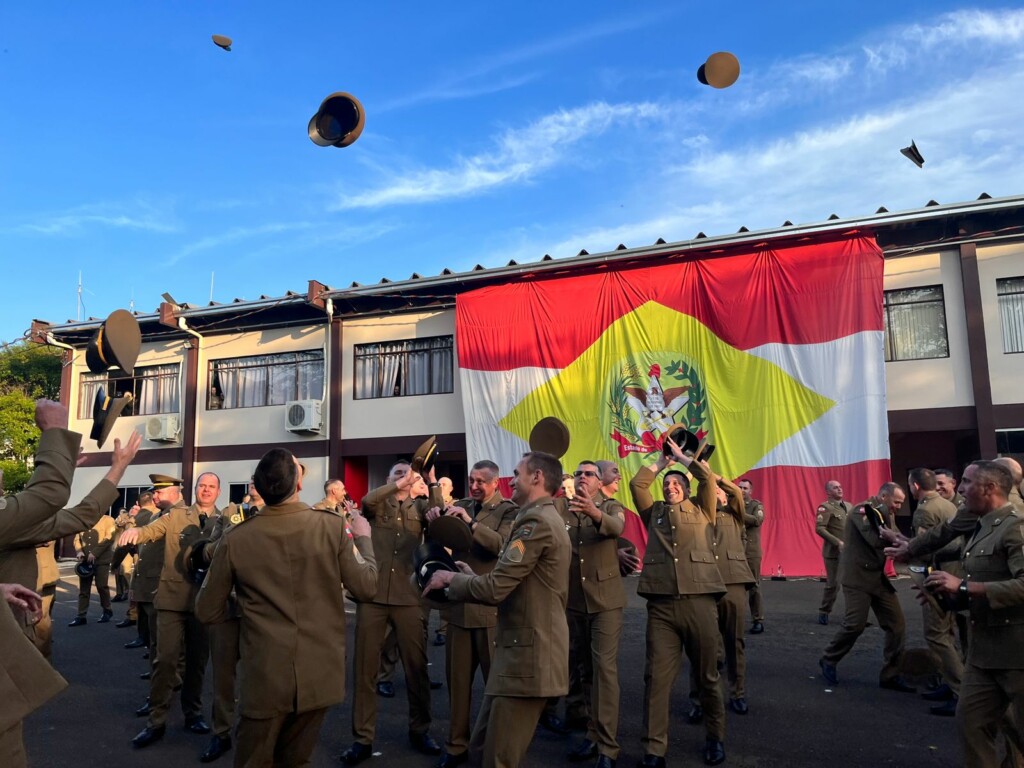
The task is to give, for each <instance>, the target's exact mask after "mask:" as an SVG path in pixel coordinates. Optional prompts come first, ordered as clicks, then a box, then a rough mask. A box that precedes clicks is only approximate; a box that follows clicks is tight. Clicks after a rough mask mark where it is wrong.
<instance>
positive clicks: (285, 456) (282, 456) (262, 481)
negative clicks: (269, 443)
mask: <svg viewBox="0 0 1024 768" xmlns="http://www.w3.org/2000/svg"><path fill="white" fill-rule="evenodd" d="M298 475H299V468H298V467H297V466H295V457H294V456H292V454H291V451H286V450H285V449H284V448H271V449H270V450H269V451H267V452H266V453H265V454H263V458H262V459H260V463H259V464H257V465H256V472H255V473H253V476H252V483H253V485H254V486H256V491H257V492H258V493H259V495H260V496H261V497H262V498H263V501H265V502H266V503H267V504H268V505H270V506H274V505H275V504H280V503H281V502H282V501H284V500H285V499H287V498H289V497H290V496H291V495H292V494H293V493H295V487H296V483H297V482H298V479H299V478H298Z"/></svg>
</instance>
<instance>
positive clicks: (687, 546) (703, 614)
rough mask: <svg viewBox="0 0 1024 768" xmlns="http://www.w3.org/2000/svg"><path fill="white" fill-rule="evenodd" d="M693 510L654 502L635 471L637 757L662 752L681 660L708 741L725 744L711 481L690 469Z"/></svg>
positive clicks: (644, 477) (721, 590)
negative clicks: (640, 668)
mask: <svg viewBox="0 0 1024 768" xmlns="http://www.w3.org/2000/svg"><path fill="white" fill-rule="evenodd" d="M690 470H691V472H692V474H693V476H694V477H695V478H696V479H697V481H698V485H697V496H696V503H694V502H693V501H691V500H689V499H687V500H685V501H683V502H681V503H679V504H667V503H665V502H664V501H655V500H654V497H653V496H651V492H650V486H651V484H652V483H653V482H654V481H655V479H656V478H657V475H656V474H655V472H654V470H653V469H651V468H650V467H643V468H642V469H640V471H638V472H637V473H636V476H635V477H634V478H633V479H632V480H631V481H630V483H629V490H630V492H631V493H632V494H633V503H634V505H635V506H636V509H637V511H638V512H639V513H640V517H641V519H642V520H643V521H644V525H646V526H647V552H646V554H645V555H644V569H643V571H642V572H641V574H640V581H639V583H638V584H637V594H638V595H640V596H641V597H644V598H646V599H647V659H646V663H645V665H644V735H643V737H642V738H641V743H642V744H643V745H644V752H645V753H647V754H651V755H658V756H664V755H665V752H666V751H667V750H668V731H669V698H670V696H671V693H672V685H673V684H674V682H675V679H676V675H677V674H678V673H679V664H680V660H681V656H682V653H683V652H684V651H685V652H686V656H687V658H688V659H689V660H690V664H691V665H692V666H693V667H694V669H696V670H697V684H698V688H697V691H698V697H699V698H700V702H701V706H702V707H703V709H704V718H705V720H704V721H705V726H706V729H707V736H708V738H712V739H715V740H717V741H724V740H725V703H724V701H723V699H722V691H721V689H720V688H719V681H720V679H721V676H720V675H719V673H718V666H717V656H718V644H719V637H720V635H719V631H718V608H717V601H718V599H719V598H720V597H721V596H722V595H724V594H725V593H726V587H725V583H724V582H723V581H722V575H721V573H720V572H719V570H718V566H717V565H716V561H715V553H714V550H713V549H712V546H711V540H712V536H711V533H712V531H711V528H712V527H713V526H714V525H715V518H716V507H717V499H716V494H715V485H714V481H713V480H712V479H711V478H710V477H709V476H708V475H707V472H706V470H705V469H704V468H703V467H702V466H700V465H699V464H697V463H696V462H694V463H693V464H692V465H691V466H690Z"/></svg>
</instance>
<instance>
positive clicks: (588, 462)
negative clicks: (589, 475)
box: [576, 459, 600, 469]
mask: <svg viewBox="0 0 1024 768" xmlns="http://www.w3.org/2000/svg"><path fill="white" fill-rule="evenodd" d="M580 464H589V465H590V466H592V467H597V468H598V469H600V467H599V466H598V464H597V462H596V461H594V460H593V459H584V460H583V461H581V462H580V463H579V464H577V465H576V466H577V467H578V466H580Z"/></svg>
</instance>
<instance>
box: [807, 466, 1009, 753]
mask: <svg viewBox="0 0 1024 768" xmlns="http://www.w3.org/2000/svg"><path fill="white" fill-rule="evenodd" d="M1022 479H1024V475H1022V470H1021V466H1020V464H1019V463H1018V462H1017V461H1015V460H1014V459H1012V458H1009V457H1001V458H997V459H995V460H992V461H976V462H973V463H971V464H970V465H968V466H967V468H966V469H965V470H964V474H963V477H962V478H961V481H960V485H959V488H957V485H956V478H955V476H954V475H953V473H952V472H951V471H950V470H948V469H937V470H931V469H927V468H923V467H919V468H916V469H912V470H911V471H910V472H909V474H908V477H907V490H908V491H909V493H910V495H911V496H912V497H913V498H914V500H915V502H916V507H915V510H914V513H913V517H912V520H911V527H912V531H911V534H912V536H911V537H909V538H908V537H907V536H904V535H903V534H902V533H900V532H899V531H898V530H897V527H896V524H895V516H896V513H897V512H898V511H899V509H900V508H901V507H902V506H903V504H904V502H905V500H906V492H905V491H904V489H903V488H902V487H900V486H899V485H898V484H897V483H893V482H887V483H884V484H883V485H882V486H881V488H879V490H878V493H877V494H876V495H875V496H873V497H872V498H870V499H868V500H867V501H865V502H863V503H861V504H858V505H850V504H848V503H847V502H845V501H844V500H843V489H842V485H841V484H840V483H839V482H838V481H836V480H830V481H829V482H828V483H826V485H825V492H826V494H827V498H826V500H825V501H824V502H823V503H822V504H821V505H819V506H818V508H817V517H816V520H817V532H818V535H819V536H821V538H822V539H823V542H824V543H823V547H822V556H823V558H824V561H825V571H826V574H827V579H826V586H825V590H824V593H823V595H822V602H821V607H820V609H819V613H818V621H819V623H821V624H825V625H827V624H828V623H829V614H830V613H831V611H832V608H833V605H834V603H835V598H836V594H837V592H838V590H839V588H840V587H841V588H842V592H843V597H844V600H845V613H844V618H843V623H842V626H841V628H840V629H839V630H838V631H837V632H836V634H835V636H834V637H833V638H832V640H831V642H830V643H829V645H828V647H827V648H826V649H825V651H824V653H823V655H822V657H821V659H820V660H819V662H818V665H819V668H820V670H821V676H822V677H823V678H824V679H825V681H826V682H827V683H828V684H830V685H837V684H838V683H839V673H838V668H837V665H838V664H839V662H840V661H841V660H842V659H843V658H844V657H845V656H846V654H848V653H849V652H850V650H851V649H852V648H853V646H854V643H856V641H857V639H858V638H859V637H860V635H861V633H863V631H864V629H865V627H866V626H867V622H868V613H869V611H870V612H872V613H874V616H875V619H876V621H877V622H878V626H879V627H880V628H881V629H882V631H883V632H884V634H885V644H884V648H883V665H882V669H881V671H880V673H879V686H880V687H881V688H886V689H889V690H894V691H899V692H903V693H913V692H916V688H915V687H914V686H912V685H910V684H909V683H908V682H907V680H906V679H905V677H904V675H903V674H902V669H903V662H904V651H905V640H906V628H905V622H904V615H903V611H902V609H901V607H900V603H899V600H898V599H897V597H896V590H895V588H894V586H893V584H892V581H891V579H890V574H887V573H886V565H887V558H891V559H892V560H894V561H896V562H904V563H907V564H908V566H909V570H910V575H911V577H912V578H913V579H914V581H915V585H914V587H915V590H916V591H917V599H918V602H919V603H920V604H921V610H922V624H923V628H924V639H925V641H926V644H927V647H928V650H929V651H930V652H931V654H932V658H933V659H934V664H935V668H936V670H937V673H938V679H937V680H936V684H935V685H934V686H932V687H931V688H930V689H929V690H927V691H925V692H924V693H923V694H922V695H923V697H924V698H925V699H927V700H929V701H932V702H936V704H935V705H934V706H932V707H931V708H930V711H931V713H932V714H934V715H938V716H944V717H956V719H957V725H958V731H959V733H960V735H961V741H962V743H963V747H964V754H965V765H966V766H967V768H983V767H985V768H987V767H989V766H996V765H1003V766H1024V757H1022V752H1024V738H1022V737H1024V718H1022V713H1024V709H1022V706H1024V653H1021V648H1022V643H1024V528H1022V523H1024V498H1022V497H1021V483H1022ZM1000 742H1001V744H1000ZM1000 751H1001V752H1002V762H1000Z"/></svg>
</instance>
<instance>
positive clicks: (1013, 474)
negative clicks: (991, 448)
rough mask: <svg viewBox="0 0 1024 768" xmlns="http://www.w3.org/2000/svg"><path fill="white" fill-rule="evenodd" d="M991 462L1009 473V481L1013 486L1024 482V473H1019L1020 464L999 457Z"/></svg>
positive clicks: (1005, 457) (1006, 457)
mask: <svg viewBox="0 0 1024 768" xmlns="http://www.w3.org/2000/svg"><path fill="white" fill-rule="evenodd" d="M993 461H994V462H995V463H996V464H998V465H999V466H1001V467H1003V468H1004V469H1006V471H1007V472H1009V473H1010V479H1011V480H1012V481H1013V484H1014V485H1017V483H1019V482H1020V481H1021V480H1024V473H1022V472H1021V467H1020V462H1019V461H1017V460H1016V459H1014V458H1012V457H1010V456H1000V457H999V458H998V459H993Z"/></svg>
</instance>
